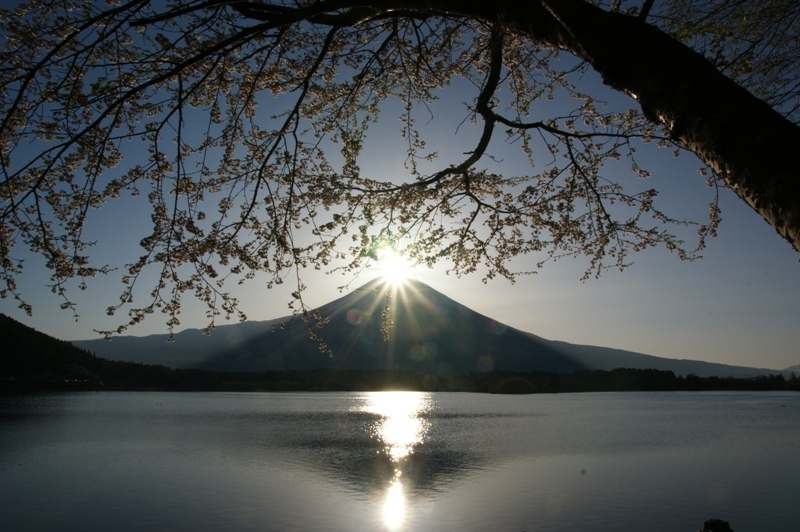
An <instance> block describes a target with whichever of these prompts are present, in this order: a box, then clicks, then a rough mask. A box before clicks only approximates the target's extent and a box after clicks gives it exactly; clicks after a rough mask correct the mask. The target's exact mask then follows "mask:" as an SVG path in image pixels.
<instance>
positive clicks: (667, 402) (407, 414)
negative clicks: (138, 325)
mask: <svg viewBox="0 0 800 532" xmlns="http://www.w3.org/2000/svg"><path fill="white" fill-rule="evenodd" d="M712 517H716V518H721V519H725V520H727V521H729V522H730V524H731V526H732V528H733V529H734V530H736V531H737V532H742V531H749V530H752V531H758V530H770V531H773V532H774V531H789V530H791V531H795V530H797V524H798V522H800V394H797V393H794V394H793V393H598V394H564V395H525V396H498V395H479V394H469V393H416V392H379V393H285V394H277V393H253V394H243V393H236V394H233V393H231V394H226V393H145V392H142V393H122V392H99V393H74V394H61V395H41V396H28V397H10V398H9V397H5V398H0V529H2V530H6V531H18V530H36V531H42V530H58V531H63V530H87V531H88V530H102V531H108V530H123V531H124V530H187V531H188V530H192V531H195V530H237V531H238V530H259V531H269V530H281V531H282V530H310V531H316V530H319V531H323V530H324V531H332V530H392V529H395V530H415V531H416V530H508V531H517V532H518V531H521V530H527V531H533V530H548V531H554V530H559V531H561V530H564V531H571V530H578V531H582V530H614V531H624V530H631V531H642V530H648V531H652V530H664V531H692V532H693V531H696V530H698V528H700V527H701V525H702V524H703V522H704V521H705V520H706V519H708V518H712Z"/></svg>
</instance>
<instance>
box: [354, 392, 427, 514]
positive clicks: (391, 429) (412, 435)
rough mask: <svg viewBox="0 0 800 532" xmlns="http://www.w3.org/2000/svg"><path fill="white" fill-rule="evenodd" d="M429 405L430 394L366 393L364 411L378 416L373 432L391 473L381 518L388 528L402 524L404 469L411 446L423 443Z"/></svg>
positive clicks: (411, 452) (411, 451) (412, 449)
mask: <svg viewBox="0 0 800 532" xmlns="http://www.w3.org/2000/svg"><path fill="white" fill-rule="evenodd" d="M430 408H431V396H430V394H426V393H420V392H375V393H370V394H368V395H367V403H366V404H365V405H364V411H366V412H370V413H372V414H376V415H378V416H380V417H381V419H380V421H379V422H378V423H377V424H376V425H375V428H374V435H375V437H376V438H378V439H379V440H380V441H381V442H383V444H384V452H386V454H387V455H388V457H389V458H390V460H391V461H392V467H393V474H392V479H391V481H390V482H389V486H388V487H387V489H386V497H385V499H384V504H383V522H384V524H385V525H386V526H387V527H388V528H389V529H391V530H396V529H398V528H400V527H402V526H403V523H404V521H405V512H406V499H405V487H404V486H403V471H407V470H410V469H411V468H410V465H412V464H410V462H411V461H412V460H413V457H412V455H413V452H414V447H416V446H418V445H420V444H422V442H423V441H424V439H425V434H426V433H427V431H428V425H429V422H428V421H427V420H426V419H424V418H423V417H422V415H423V414H424V413H426V412H427V411H428V410H430Z"/></svg>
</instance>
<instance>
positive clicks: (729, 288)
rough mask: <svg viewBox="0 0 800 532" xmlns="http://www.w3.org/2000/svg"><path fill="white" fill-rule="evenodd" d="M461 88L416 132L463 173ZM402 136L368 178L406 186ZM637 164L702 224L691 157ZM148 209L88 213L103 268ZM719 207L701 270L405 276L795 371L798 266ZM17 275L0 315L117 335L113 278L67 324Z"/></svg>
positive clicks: (315, 286)
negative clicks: (16, 291) (27, 309)
mask: <svg viewBox="0 0 800 532" xmlns="http://www.w3.org/2000/svg"><path fill="white" fill-rule="evenodd" d="M465 90H466V89H465V88H464V87H460V88H459V87H456V88H455V89H452V92H449V93H443V95H444V96H445V97H444V99H443V101H442V102H440V103H439V104H437V105H436V106H434V108H433V109H434V120H433V121H432V122H430V123H428V124H427V125H426V126H425V127H424V128H423V132H424V133H426V134H428V135H429V137H428V143H429V144H431V143H434V144H435V146H433V149H435V150H437V151H439V152H441V153H442V157H441V158H440V159H439V163H437V164H438V165H439V166H438V167H441V166H442V165H447V164H450V163H453V162H460V160H461V159H462V158H463V157H464V155H463V153H464V152H465V151H468V150H470V149H472V147H473V146H474V140H475V138H476V135H477V131H478V129H477V128H476V127H474V126H470V125H468V124H467V125H464V124H461V121H462V118H463V116H464V111H463V106H462V105H461V102H463V101H465V100H467V99H469V98H471V97H472V96H474V94H473V93H468V92H462V91H465ZM609 98H610V99H611V100H612V101H623V100H624V99H621V97H619V96H611V95H609ZM421 121H422V122H423V123H424V122H425V121H426V120H423V119H421ZM459 124H461V125H460V126H459ZM399 127H400V125H399V123H398V122H397V121H396V119H395V117H394V116H392V115H388V114H387V115H386V116H385V117H384V118H383V121H382V122H381V126H380V128H378V129H376V130H375V131H374V133H373V135H372V136H370V137H369V139H368V143H367V152H366V157H365V159H364V161H363V164H362V169H363V171H364V172H376V173H378V172H379V173H382V174H387V173H388V174H392V173H396V174H397V175H398V177H402V161H403V159H404V150H405V146H404V144H403V143H402V141H400V140H399V138H398V136H397V133H398V130H399ZM490 152H491V153H492V154H493V155H495V156H496V157H497V158H498V161H499V162H492V163H486V164H487V166H488V167H490V168H491V169H492V170H494V171H498V172H503V173H504V174H506V175H519V174H522V173H524V172H525V171H526V170H525V167H524V165H523V163H522V162H521V160H520V158H519V156H518V155H517V154H516V149H513V150H512V149H511V148H509V147H508V146H507V145H505V143H504V141H503V138H502V135H497V137H496V139H495V141H493V144H492V146H491V148H490ZM642 156H643V159H644V160H643V162H644V163H648V164H642V165H643V166H646V167H648V168H649V169H651V170H652V171H653V177H652V178H651V179H650V180H649V181H648V182H647V183H646V186H648V187H654V188H657V189H659V190H660V191H661V199H660V202H659V203H658V205H660V206H661V207H662V208H663V209H664V210H666V211H667V212H668V213H670V214H674V215H675V216H678V217H680V216H689V217H691V218H694V219H696V220H698V221H703V220H704V217H705V216H706V211H707V205H708V203H709V201H711V197H712V196H711V192H710V190H709V189H708V188H706V186H705V179H704V178H703V177H701V176H700V175H698V173H697V172H696V169H697V167H698V166H699V163H698V161H697V160H695V159H694V158H693V157H690V156H684V157H682V158H680V159H678V160H675V159H672V158H671V157H670V156H669V155H668V154H655V153H650V151H649V150H645V151H644V152H643V153H642ZM448 157H450V158H449V159H448ZM145 206H146V200H142V199H140V200H139V201H137V202H129V201H123V202H118V203H115V204H111V206H110V208H105V209H104V210H101V211H100V212H99V213H97V214H96V215H95V219H94V221H93V222H92V221H90V224H91V225H90V228H91V230H92V231H93V232H94V233H93V237H96V238H97V239H98V240H99V244H98V247H97V253H98V255H99V256H100V257H105V258H106V259H107V260H109V262H111V263H112V264H114V265H117V266H121V265H122V264H124V263H126V262H130V261H132V260H134V259H135V258H136V256H137V255H138V249H137V243H138V242H139V240H140V239H141V238H142V236H144V235H145V233H144V230H145V229H146V227H145V225H144V224H142V222H143V221H145V220H146V219H147V216H148V215H147V212H145V211H144V210H142V209H143V208H144V207H145ZM721 209H722V218H723V222H722V226H721V227H720V230H719V236H718V237H717V238H716V239H712V240H710V241H709V243H708V248H707V249H706V250H705V252H704V253H703V255H704V258H703V259H702V260H699V261H695V262H691V263H689V262H681V261H679V260H678V258H677V256H676V255H672V254H670V253H668V252H667V251H665V250H663V249H655V250H648V251H647V252H644V253H640V254H638V255H636V256H633V257H632V258H633V260H634V261H635V264H634V265H633V266H632V267H630V268H628V269H627V270H625V271H624V272H619V271H616V270H612V271H609V272H607V273H606V274H605V275H604V276H603V277H601V278H600V279H590V280H589V281H586V282H581V281H580V277H581V275H582V273H583V270H584V268H585V263H584V262H581V261H578V260H562V261H558V262H555V263H549V264H547V265H546V266H545V268H544V269H543V270H542V271H541V272H540V273H539V274H538V275H534V276H527V277H521V278H519V279H518V281H517V282H516V284H513V285H511V284H510V283H508V282H507V281H505V280H503V279H499V280H494V281H492V282H490V283H488V284H483V283H482V282H481V275H480V274H476V275H473V276H471V277H465V278H460V279H457V278H455V277H453V276H447V275H445V274H444V269H445V267H446V265H444V264H443V265H442V266H441V267H439V268H436V269H434V270H417V271H416V273H415V277H416V278H417V279H419V280H420V281H423V282H425V283H427V284H429V285H431V286H432V287H433V288H435V289H437V290H439V291H441V292H443V293H444V294H445V295H447V296H449V297H451V298H452V299H455V300H456V301H459V302H460V303H463V304H465V305H467V306H468V307H470V308H472V309H473V310H475V311H477V312H480V313H482V314H485V315H488V316H490V317H492V318H494V319H496V320H498V321H500V322H503V323H505V324H507V325H509V326H513V327H516V328H518V329H521V330H524V331H528V332H531V333H534V334H537V335H539V336H542V337H544V338H548V339H554V340H563V341H567V342H571V343H579V344H592V345H601V346H608V347H615V348H621V349H628V350H632V351H638V352H641V353H647V354H651V355H657V356H663V357H670V358H688V359H696V360H707V361H712V362H721V363H726V364H735V365H747V366H756V367H766V368H772V369H783V368H785V367H788V366H791V365H795V364H800V347H799V346H800V254H799V253H797V252H795V251H794V250H793V249H792V248H791V246H790V245H789V244H788V243H787V242H785V241H784V240H783V239H782V238H780V237H779V236H778V235H777V233H775V231H774V230H773V229H772V228H771V227H769V226H768V225H767V224H766V222H764V221H763V220H762V219H761V218H760V217H759V216H758V215H757V214H755V213H754V212H753V211H752V210H751V209H750V208H749V207H748V206H746V205H745V204H744V203H743V202H742V201H740V200H739V199H738V198H736V197H735V196H734V195H733V194H732V193H731V192H729V191H723V194H722V198H721ZM524 260H529V261H530V263H535V262H536V261H537V259H536V258H533V257H531V258H529V259H524ZM26 268H27V271H26V274H25V275H24V276H23V277H22V278H21V279H20V282H19V285H20V289H21V291H22V293H23V295H24V296H25V297H26V298H27V299H28V300H29V302H30V303H32V304H33V307H34V315H33V317H31V318H29V317H27V316H25V315H24V314H23V313H22V312H21V311H20V310H19V309H17V308H16V304H15V302H14V301H12V300H8V299H6V300H0V312H3V313H5V314H7V315H10V316H12V317H14V318H15V319H18V320H19V321H21V322H23V323H25V324H27V325H30V326H32V327H35V328H37V329H39V330H41V331H43V332H46V333H48V334H50V335H52V336H55V337H58V338H62V339H66V340H76V339H86V338H93V337H96V336H97V334H95V333H94V332H93V329H105V328H111V327H113V326H115V325H117V324H119V321H113V320H110V319H109V318H108V317H107V316H106V314H105V309H106V307H108V306H109V305H112V304H114V303H115V302H116V301H117V296H118V293H119V291H120V285H119V282H118V279H119V273H112V274H111V275H109V277H108V278H107V279H95V280H92V281H91V282H90V286H89V290H88V291H87V292H85V293H79V291H78V290H77V288H75V289H73V290H72V295H73V296H74V297H75V300H76V301H77V302H78V304H79V308H78V312H79V313H80V315H81V317H80V320H79V321H78V322H77V323H76V322H75V321H74V319H73V317H72V315H71V313H70V312H69V311H63V310H60V309H59V305H60V303H61V300H60V299H58V298H56V297H55V296H53V295H52V294H51V293H50V292H49V290H48V289H47V288H46V286H45V285H46V283H47V280H48V279H47V274H46V272H44V270H43V269H42V268H41V267H40V265H37V264H36V260H35V259H31V260H29V261H28V263H27V266H26ZM376 275H377V273H376V272H374V271H373V272H365V273H364V274H363V275H362V276H361V277H360V278H359V279H358V280H356V281H353V282H352V283H351V285H350V286H351V287H352V288H356V287H358V286H360V285H361V284H364V283H366V282H368V281H369V280H371V279H372V278H373V277H374V276H376ZM302 277H303V280H304V282H305V284H306V285H308V287H309V288H308V290H307V291H306V293H305V298H306V302H307V303H309V304H311V305H314V306H316V305H322V304H324V303H326V302H328V301H330V300H332V299H334V298H336V297H339V296H340V295H341V294H340V292H338V291H337V289H336V287H337V286H340V285H342V284H345V283H347V282H348V281H350V280H351V279H350V278H346V277H341V276H339V275H334V276H329V275H323V274H321V273H319V272H315V271H313V270H310V271H307V272H303V273H302ZM231 288H232V289H233V288H234V287H231ZM293 290H294V287H293V286H291V284H289V285H285V286H284V287H280V288H278V289H273V290H267V289H266V287H264V286H263V283H259V282H258V280H256V281H254V282H251V283H249V284H247V285H245V286H244V290H242V291H241V293H239V294H238V295H239V297H240V299H241V302H242V308H243V309H244V310H245V312H246V313H247V315H248V316H249V318H250V319H251V320H266V319H272V318H277V317H281V316H285V315H287V314H289V309H288V308H287V306H286V305H287V302H288V301H289V299H290V297H289V293H290V292H291V291H293ZM182 318H183V326H184V327H190V328H191V327H197V328H200V327H203V326H204V325H205V324H206V321H205V318H204V316H203V314H202V309H199V310H198V309H193V308H184V314H183V316H182ZM220 323H222V322H220ZM163 332H166V328H165V325H164V319H162V316H159V315H154V316H153V317H152V318H151V319H150V321H148V322H146V323H144V324H143V325H141V326H139V327H136V328H134V329H132V330H130V331H129V333H130V334H135V335H146V334H153V333H163Z"/></svg>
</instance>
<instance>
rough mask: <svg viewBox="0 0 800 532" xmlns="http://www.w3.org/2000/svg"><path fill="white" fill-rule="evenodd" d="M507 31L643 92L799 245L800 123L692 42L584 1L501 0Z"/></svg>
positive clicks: (657, 116) (661, 117)
mask: <svg viewBox="0 0 800 532" xmlns="http://www.w3.org/2000/svg"><path fill="white" fill-rule="evenodd" d="M495 5H496V6H497V10H498V11H497V14H496V16H497V19H496V21H497V22H499V23H500V24H502V25H503V26H504V27H505V28H506V29H507V30H509V31H513V32H516V33H518V34H521V35H525V36H528V37H530V38H533V39H537V40H541V41H544V42H547V43H550V44H552V45H555V46H558V47H559V48H562V49H565V50H567V51H569V52H571V53H573V54H575V55H576V56H578V57H580V58H581V59H583V60H585V61H587V62H588V63H589V64H591V65H592V66H593V67H594V68H595V69H596V70H597V71H598V72H599V73H600V75H601V76H602V77H603V80H604V81H605V83H606V84H608V85H609V86H610V87H612V88H614V89H616V90H620V91H623V92H625V93H627V94H629V95H630V96H632V97H633V98H635V99H636V100H637V101H638V102H639V104H640V105H641V107H642V110H643V112H644V113H645V115H646V116H647V117H648V118H650V119H651V120H653V121H655V122H658V123H660V124H663V125H664V126H666V127H667V129H668V130H669V131H670V133H671V134H672V135H673V137H674V138H676V139H678V140H680V141H681V142H682V143H683V144H684V145H686V146H687V147H688V148H689V149H690V150H692V151H693V152H694V153H695V154H697V156H698V157H699V158H700V159H701V160H702V161H703V162H704V163H705V164H707V165H708V166H709V167H710V168H712V169H713V170H714V171H715V172H716V173H717V174H718V175H719V176H721V177H722V178H723V180H724V181H725V183H726V184H727V185H728V186H729V187H730V188H731V189H732V190H733V191H734V192H736V194H738V195H739V197H740V198H742V199H743V200H745V201H746V202H747V203H748V204H749V205H750V206H752V207H753V208H754V209H755V210H756V211H758V212H759V213H760V214H761V215H762V216H763V217H764V219H766V220H767V222H769V223H770V224H771V225H772V226H773V227H774V228H775V229H776V230H777V231H778V233H779V234H780V235H782V236H783V237H784V238H786V239H787V240H788V241H789V242H790V243H791V244H792V246H794V248H795V249H796V250H798V251H800V164H798V162H797V159H796V157H797V154H795V151H794V150H800V127H798V126H796V125H795V124H793V123H791V122H790V121H788V120H787V119H785V118H784V117H783V116H781V115H780V114H779V113H777V112H776V111H774V110H773V109H772V108H771V107H769V106H768V105H767V104H766V103H764V102H763V101H761V100H759V99H758V98H756V97H755V96H753V95H752V94H750V93H749V92H748V91H747V90H745V89H743V88H742V87H740V86H739V85H738V84H736V83H734V82H733V81H731V80H730V79H728V78H727V77H725V76H724V75H722V74H721V73H720V72H719V71H718V70H717V69H716V68H715V67H714V66H713V65H712V64H711V63H710V62H709V61H707V60H706V59H705V58H703V57H702V56H701V55H700V54H698V53H696V52H694V51H693V50H691V49H690V48H688V47H687V46H684V45H683V44H681V43H680V42H678V41H676V40H675V39H673V38H672V37H670V36H669V35H667V34H665V33H663V32H661V31H660V30H658V29H657V28H655V27H653V26H650V25H649V24H646V23H644V22H643V21H641V20H640V19H638V18H636V17H630V16H626V15H621V14H618V13H611V12H607V11H603V10H602V9H599V8H597V7H595V6H593V5H591V4H589V3H587V2H585V1H583V0H539V2H531V1H524V0H496V4H495Z"/></svg>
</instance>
